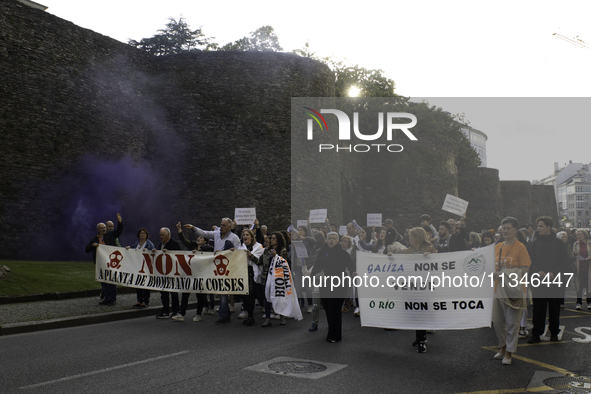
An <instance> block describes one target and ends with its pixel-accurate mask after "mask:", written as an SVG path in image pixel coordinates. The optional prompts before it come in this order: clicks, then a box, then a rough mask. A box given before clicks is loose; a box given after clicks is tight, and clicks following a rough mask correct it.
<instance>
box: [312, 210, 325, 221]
mask: <svg viewBox="0 0 591 394" xmlns="http://www.w3.org/2000/svg"><path fill="white" fill-rule="evenodd" d="M326 213H327V210H326V209H312V210H311V211H310V223H325V222H326Z"/></svg>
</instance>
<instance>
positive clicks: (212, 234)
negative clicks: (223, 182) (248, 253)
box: [185, 218, 240, 324]
mask: <svg viewBox="0 0 591 394" xmlns="http://www.w3.org/2000/svg"><path fill="white" fill-rule="evenodd" d="M185 228H190V229H191V230H193V232H194V233H196V234H197V236H201V237H203V238H205V239H209V240H213V250H214V253H215V252H218V251H222V250H227V248H225V245H226V242H229V243H231V244H232V247H233V248H236V249H238V248H240V238H238V236H237V235H236V234H234V233H233V232H232V231H231V230H232V219H230V218H223V219H222V221H221V223H220V226H219V227H217V228H216V229H215V230H214V231H204V230H202V229H200V228H199V227H195V226H193V225H192V224H185ZM229 322H230V308H229V304H228V296H227V295H222V296H220V309H219V319H217V320H216V322H215V324H225V323H229Z"/></svg>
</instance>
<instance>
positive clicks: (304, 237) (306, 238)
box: [291, 226, 316, 313]
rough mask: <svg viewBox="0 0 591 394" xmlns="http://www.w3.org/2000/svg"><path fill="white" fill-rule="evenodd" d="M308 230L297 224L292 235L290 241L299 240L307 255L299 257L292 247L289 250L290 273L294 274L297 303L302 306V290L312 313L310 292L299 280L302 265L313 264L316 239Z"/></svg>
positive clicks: (312, 305) (309, 311) (309, 265)
mask: <svg viewBox="0 0 591 394" xmlns="http://www.w3.org/2000/svg"><path fill="white" fill-rule="evenodd" d="M309 234H310V231H309V229H308V227H307V226H299V227H298V231H297V234H295V235H293V240H292V241H300V242H302V244H303V245H304V246H305V247H306V254H307V255H308V257H306V258H303V257H299V256H298V254H297V250H296V249H295V247H294V248H292V251H291V258H292V267H293V270H292V274H293V276H294V283H295V285H296V290H297V293H298V296H299V297H300V298H299V303H300V306H302V307H303V306H304V305H305V303H304V292H305V293H306V298H307V299H308V313H312V310H313V307H314V304H313V301H312V292H311V290H310V289H309V288H303V287H302V280H301V272H302V268H303V267H304V266H308V267H311V266H313V265H314V253H313V250H314V245H316V239H314V238H313V237H311V236H310V235H309Z"/></svg>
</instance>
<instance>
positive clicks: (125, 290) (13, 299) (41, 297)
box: [0, 286, 136, 305]
mask: <svg viewBox="0 0 591 394" xmlns="http://www.w3.org/2000/svg"><path fill="white" fill-rule="evenodd" d="M135 291H136V289H135V288H133V287H123V286H118V287H117V293H118V294H131V293H135ZM100 294H101V289H92V290H80V291H67V292H62V293H40V294H27V295H22V296H0V305H3V304H14V303H19V302H37V301H54V300H68V299H70V298H85V297H98V296H99V295H100Z"/></svg>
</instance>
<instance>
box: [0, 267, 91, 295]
mask: <svg viewBox="0 0 591 394" xmlns="http://www.w3.org/2000/svg"><path fill="white" fill-rule="evenodd" d="M2 265H5V266H7V267H9V268H10V274H9V275H8V277H5V278H3V279H0V296H16V295H26V294H40V293H54V292H55V293H58V292H65V291H78V290H91V289H100V287H101V284H100V283H99V282H97V281H95V280H94V264H93V263H92V262H54V261H18V260H0V266H2Z"/></svg>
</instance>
